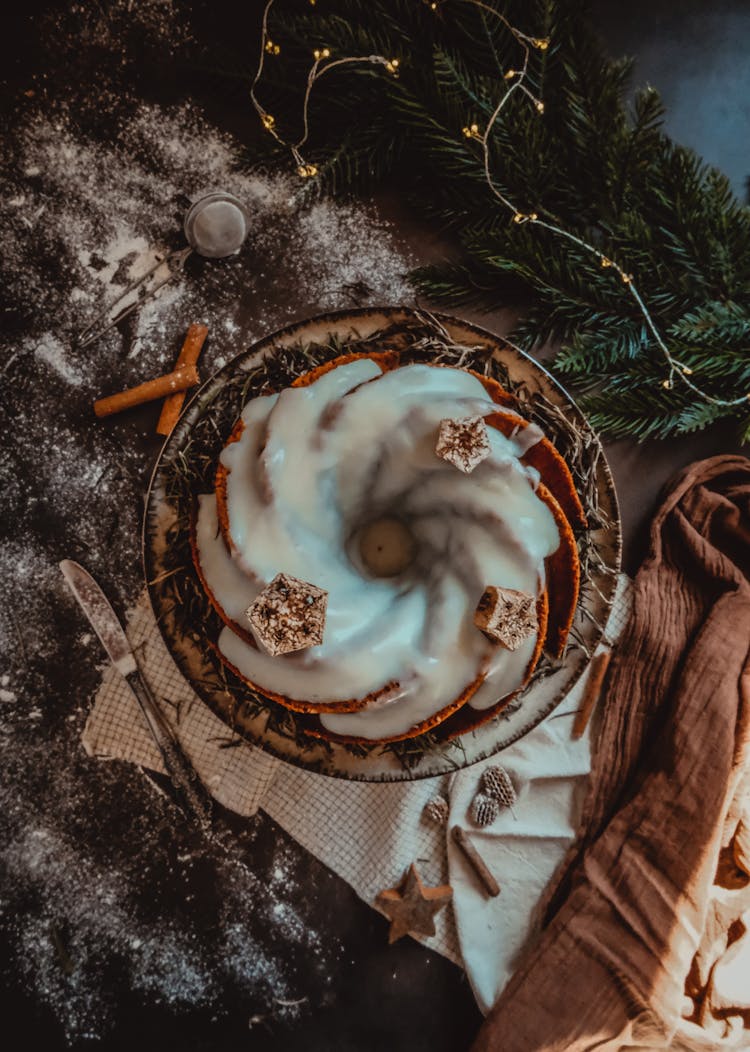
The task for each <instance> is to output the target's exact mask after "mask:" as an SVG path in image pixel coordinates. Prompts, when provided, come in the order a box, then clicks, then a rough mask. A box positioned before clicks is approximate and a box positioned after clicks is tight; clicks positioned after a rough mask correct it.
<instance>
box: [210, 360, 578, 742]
mask: <svg viewBox="0 0 750 1052" xmlns="http://www.w3.org/2000/svg"><path fill="white" fill-rule="evenodd" d="M511 401H512V400H511V399H510V397H509V396H508V395H507V394H506V393H505V392H504V391H503V389H502V388H501V387H500V385H499V384H497V383H496V381H494V380H490V379H487V378H486V377H483V376H480V375H478V374H475V373H472V372H471V371H470V370H465V369H461V368H456V367H452V366H440V365H425V364H408V363H405V364H402V363H401V362H400V360H399V356H398V354H396V353H395V352H394V353H390V352H387V353H380V354H372V355H369V356H367V355H345V356H343V357H341V358H338V359H335V360H334V361H332V362H329V363H327V364H326V365H325V366H321V367H319V368H318V369H316V370H313V371H312V372H310V373H308V374H306V375H304V376H301V377H299V378H298V380H297V381H296V382H295V383H294V384H293V385H292V386H291V387H288V388H286V389H284V390H283V391H280V392H277V393H274V394H270V395H264V396H260V397H255V398H252V399H251V400H250V401H248V402H247V404H246V405H245V407H244V410H243V412H242V415H241V418H240V419H239V420H238V422H237V425H236V426H235V428H234V430H233V432H232V434H231V436H230V438H229V441H228V442H227V444H226V445H225V446H224V449H223V451H222V453H221V457H220V462H219V464H218V465H217V472H216V485H215V489H214V492H212V493H208V494H203V495H202V496H200V497H199V499H198V506H197V511H196V515H195V521H194V526H193V537H192V547H193V558H194V562H195V566H196V569H197V572H198V575H199V578H200V581H201V583H202V586H203V588H204V589H205V591H206V594H207V595H208V597H209V599H210V601H211V603H212V605H213V606H214V608H215V609H216V611H217V612H218V613H219V615H220V617H221V618H222V620H223V622H224V628H223V630H222V631H221V634H220V636H219V638H218V640H217V650H218V653H219V655H220V657H221V660H222V661H223V662H225V663H226V664H227V665H228V666H229V667H230V668H231V669H232V670H233V672H234V673H235V674H236V675H238V676H239V677H241V678H242V679H243V680H244V681H246V682H247V683H249V684H251V685H252V686H253V687H254V689H255V690H256V691H258V692H260V693H261V694H263V695H265V696H266V697H268V698H269V699H272V700H273V701H275V702H277V703H279V704H282V705H285V706H286V707H287V708H289V709H292V710H295V711H297V712H300V713H307V714H312V715H313V716H314V719H311V720H310V721H309V722H310V723H311V727H310V732H311V733H313V734H317V735H320V736H323V737H329V738H335V739H341V740H345V741H358V742H365V741H367V742H373V741H377V742H385V741H395V740H399V739H403V738H407V737H411V736H414V735H416V734H419V733H421V732H423V731H426V730H429V729H433V728H436V727H437V726H438V725H441V724H443V723H445V721H448V720H449V719H450V721H451V723H452V724H453V725H454V726H455V728H457V729H458V730H457V731H455V732H456V733H457V732H460V731H462V730H465V729H467V728H469V727H472V726H475V725H477V724H478V723H480V722H482V721H483V720H485V719H487V718H488V717H489V716H490V715H492V714H494V713H495V712H497V711H498V710H499V709H500V708H501V707H502V706H503V705H505V704H507V702H508V700H509V699H510V698H512V697H513V696H514V695H515V694H516V693H517V692H518V691H519V690H520V689H521V688H522V687H523V685H524V684H525V683H526V682H527V681H528V680H529V678H530V676H531V674H532V671H533V669H534V667H535V665H536V664H537V662H538V660H539V658H540V656H541V653H542V650H543V648H544V647H545V646H546V648H547V650H549V651H550V652H551V653H552V654H553V655H556V656H559V655H560V654H561V653H562V651H563V648H564V646H565V641H566V638H567V635H568V631H569V628H570V625H571V622H572V619H573V615H574V612H575V607H576V602H577V596H578V577H579V567H578V556H577V549H576V544H575V539H574V535H573V529H572V526H581V525H583V524H585V517H584V514H583V509H582V507H581V504H580V501H579V499H578V496H577V495H576V491H575V488H574V486H573V483H572V480H571V476H570V473H569V471H568V468H567V466H566V465H565V462H564V461H563V459H562V458H561V457H560V455H559V454H558V452H557V450H556V449H555V447H554V446H553V445H552V444H551V443H550V442H549V441H548V440H547V439H546V438H545V437H544V435H543V434H542V433H541V431H540V429H539V428H538V427H536V426H535V425H533V424H529V423H528V422H527V421H526V420H524V419H523V418H522V417H520V416H519V415H518V414H517V413H516V412H514V411H512V410H511V409H509V408H508V406H509V405H510V404H511ZM459 710H460V711H459ZM457 716H458V717H459V718H457Z"/></svg>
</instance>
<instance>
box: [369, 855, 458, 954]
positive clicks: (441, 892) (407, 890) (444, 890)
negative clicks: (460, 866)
mask: <svg viewBox="0 0 750 1052" xmlns="http://www.w3.org/2000/svg"><path fill="white" fill-rule="evenodd" d="M452 898H453V888H452V887H451V886H450V884H440V885H439V886H438V887H436V888H426V887H425V886H424V884H423V883H422V881H421V879H420V877H419V873H418V872H417V867H416V866H415V865H414V863H413V862H412V864H411V865H410V866H409V870H408V872H407V874H406V877H405V878H404V880H403V882H402V883H401V885H400V887H398V888H387V889H386V890H385V891H381V892H380V893H379V895H378V897H377V899H376V900H375V902H376V904H377V905H378V906H379V907H380V909H381V910H382V911H383V913H385V915H386V917H387V918H388V920H389V921H390V922H391V930H390V932H389V933H388V942H389V943H392V942H395V941H396V940H397V939H400V938H401V936H402V935H407V934H408V933H409V932H411V933H413V934H414V935H434V934H435V920H434V917H435V914H436V913H438V912H439V910H441V909H442V908H443V907H444V906H447V905H448V903H449V902H450V901H451V899H452Z"/></svg>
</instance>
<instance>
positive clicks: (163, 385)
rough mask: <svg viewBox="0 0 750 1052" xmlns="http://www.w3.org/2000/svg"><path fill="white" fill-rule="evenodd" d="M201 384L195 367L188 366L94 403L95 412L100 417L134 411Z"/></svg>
mask: <svg viewBox="0 0 750 1052" xmlns="http://www.w3.org/2000/svg"><path fill="white" fill-rule="evenodd" d="M198 382H199V378H198V370H197V369H196V367H195V366H194V365H186V366H183V368H181V369H175V371H174V372H172V373H166V374H165V375H164V376H157V378H156V379H155V380H148V381H147V382H146V383H145V384H139V385H138V387H131V388H130V390H129V391H121V392H120V393H119V394H115V395H109V396H108V397H107V398H100V399H99V400H98V401H97V402H94V412H95V413H96V415H97V416H98V417H103V416H111V415H112V414H113V413H121V412H122V411H123V409H132V408H133V407H134V406H137V405H141V404H142V403H143V402H154V401H156V399H157V398H164V396H165V395H169V394H173V393H174V392H175V391H186V390H187V388H188V387H193V386H194V385H195V384H197V383H198Z"/></svg>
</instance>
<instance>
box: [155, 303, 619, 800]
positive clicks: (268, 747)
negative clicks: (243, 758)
mask: <svg viewBox="0 0 750 1052" xmlns="http://www.w3.org/2000/svg"><path fill="white" fill-rule="evenodd" d="M420 317H423V318H428V319H434V320H435V321H437V322H438V323H439V324H441V325H443V326H445V327H446V328H448V329H449V331H450V327H451V326H454V327H458V328H460V329H463V330H464V331H468V332H469V333H471V334H474V335H476V336H477V337H478V338H479V341H480V342H482V343H485V344H486V343H490V344H492V347H490V348H488V353H489V354H494V353H495V352H497V351H502V350H509V351H510V352H511V354H513V355H515V356H517V357H518V358H520V359H522V360H523V361H524V362H525V364H526V365H527V366H528V367H529V368H530V369H531V372H532V374H534V373H537V374H541V376H542V378H543V380H544V382H546V383H547V384H549V385H550V386H551V387H552V388H553V389H554V390H555V391H556V393H557V395H558V396H559V397H560V398H561V399H562V401H563V402H564V403H565V408H566V410H569V409H572V411H573V413H574V415H575V418H576V422H577V423H582V424H583V425H584V426H585V427H586V429H587V430H588V431H589V433H590V434H592V435H593V437H594V438H595V440H596V442H597V444H598V446H599V449H600V453H601V455H600V457H599V462H598V465H597V470H598V472H601V474H602V475H603V483H604V489H605V492H606V494H607V497H608V499H609V501H610V502H611V512H612V521H611V523H610V525H609V527H608V531H607V532H608V535H609V536H608V546H609V547H610V548H611V551H612V564H611V566H610V567H609V569H610V573H611V579H612V587H611V593H610V594H609V595H608V596H607V597H606V599H604V602H605V604H606V606H605V619H604V620H605V624H604V625H602V626H601V632H600V633H599V635H598V637H597V639H596V642H595V643H594V645H593V648H592V656H593V652H594V650H595V649H596V647H597V646H598V645H599V643H600V642H601V638H602V636H603V635H604V631H605V625H606V617H607V616H609V613H610V612H611V609H612V604H613V601H614V596H615V591H616V586H617V577H618V574H619V573H620V571H621V566H622V522H621V516H620V506H619V501H618V497H617V491H616V488H615V484H614V479H613V476H612V470H611V468H610V465H609V462H608V461H607V458H606V454H605V451H604V446H603V443H602V441H601V438H600V437H599V435H598V433H597V432H596V431H595V430H594V429H593V427H592V426H591V424H590V423H589V422H588V420H587V418H586V416H585V414H584V413H583V411H582V409H581V408H580V406H579V405H578V404H577V402H576V401H575V399H574V398H573V397H572V396H571V395H570V393H569V392H568V391H567V389H566V388H565V387H564V386H563V385H562V384H561V383H560V382H559V380H557V378H556V377H555V376H553V375H552V374H551V373H550V372H549V370H548V369H547V368H545V366H544V365H543V364H541V363H539V362H537V361H536V359H535V358H533V357H532V356H531V355H530V354H529V353H528V352H527V351H524V350H523V349H522V348H520V347H518V346H517V345H515V344H514V343H512V342H511V341H509V340H508V339H507V338H506V337H504V336H501V335H498V334H497V333H495V332H493V331H492V330H490V329H486V328H484V327H482V326H480V325H478V324H476V323H475V322H471V321H467V320H465V319H463V318H460V317H456V316H455V315H451V314H446V313H444V312H441V311H433V310H427V309H424V308H422V309H420V308H416V307H409V306H403V305H399V306H383V307H379V306H371V307H357V308H353V309H346V310H340V311H326V312H324V313H321V314H317V315H314V316H312V317H306V318H303V319H299V320H296V321H293V322H290V323H289V324H287V325H284V326H281V327H280V328H277V329H275V330H273V331H272V332H270V333H268V334H266V335H265V336H263V337H261V338H260V339H259V340H255V341H253V342H252V343H251V344H250V345H249V346H248V347H246V348H244V349H243V350H241V351H239V352H238V353H237V354H236V355H234V356H233V357H232V358H230V359H229V361H227V362H225V363H224V365H222V366H221V368H219V369H218V370H216V372H214V373H213V374H212V375H211V376H210V377H208V378H207V379H206V380H205V381H204V382H203V383H201V385H200V386H199V387H198V389H197V390H196V391H195V392H194V393H193V394H192V396H191V397H190V399H189V400H188V401H187V403H186V405H185V406H184V408H183V411H182V413H181V414H180V418H179V420H178V422H177V424H176V425H175V427H174V428H173V429H172V431H171V432H170V434H169V435H167V436H166V437H165V440H164V442H163V444H162V446H161V448H160V450H159V452H158V454H157V457H156V460H155V462H154V465H153V469H152V471H151V474H150V477H149V481H148V487H147V490H146V494H145V501H144V510H143V517H142V528H141V563H142V569H143V573H144V579H145V584H146V591H147V595H148V598H149V604H150V607H151V611H152V613H153V615H154V618H155V620H156V623H157V625H158V628H159V633H160V636H161V638H162V640H163V642H164V645H165V648H166V650H167V652H168V653H169V655H170V657H171V659H172V660H173V661H174V663H175V665H176V667H177V669H178V671H179V672H180V674H181V675H182V676H183V677H184V678H185V680H186V682H187V683H188V686H189V687H190V689H191V690H192V691H193V693H194V694H195V695H196V696H197V697H198V699H199V700H200V702H201V703H202V704H205V705H206V706H207V707H208V709H209V711H210V712H211V713H212V714H213V715H215V716H216V717H217V718H218V719H219V720H220V721H221V722H222V723H223V724H224V725H225V726H226V727H227V729H228V730H231V731H233V733H236V734H237V735H238V736H239V737H240V739H241V740H242V741H243V742H244V743H245V744H247V745H254V746H255V747H256V748H260V749H262V750H263V751H265V752H267V753H269V754H270V755H272V756H274V757H275V758H277V759H279V760H281V761H283V762H285V763H290V764H292V765H293V766H297V767H299V768H300V769H302V770H305V771H307V772H308V773H316V774H320V775H322V776H326V777H333V778H340V779H342V780H347V781H358V782H373V783H375V782H382V783H397V782H410V781H418V780H421V779H423V778H431V777H438V776H441V775H445V774H448V773H450V772H452V771H456V770H460V769H464V768H466V767H470V766H472V765H474V764H475V763H480V762H483V761H484V760H486V759H488V758H489V757H491V756H495V755H498V754H499V753H500V752H502V751H503V750H504V749H507V748H509V747H510V746H511V745H513V744H514V743H515V742H517V741H519V740H520V739H522V738H524V737H525V736H526V735H527V734H529V733H531V731H533V730H534V728H535V727H538V726H540V725H541V724H542V723H543V722H544V721H545V720H546V719H547V718H548V717H549V716H550V714H551V713H552V712H554V710H555V709H556V708H557V706H558V705H559V704H560V703H561V702H562V700H563V699H564V698H565V697H567V695H568V694H569V693H570V691H571V690H572V689H573V688H574V687H575V686H576V684H577V683H578V682H579V681H580V679H581V677H582V676H583V675H584V673H585V672H586V670H587V668H588V666H589V664H590V660H591V657H589V658H588V660H584V661H582V662H581V663H580V668H579V669H578V671H577V672H576V673H575V674H574V675H573V676H572V678H571V679H569V680H568V681H567V682H566V683H565V685H564V686H563V687H561V688H560V689H559V690H557V691H556V692H555V693H554V695H553V696H552V697H551V699H550V700H549V703H548V704H547V706H546V707H545V708H544V710H543V711H541V712H537V713H535V714H534V716H533V717H532V719H531V720H530V721H529V722H527V723H525V724H524V725H523V726H521V727H519V728H518V729H517V730H516V731H515V732H513V733H512V734H511V735H509V736H507V737H506V738H503V740H502V742H501V743H500V744H498V743H491V742H490V743H489V745H488V748H487V749H481V748H480V751H479V753H477V754H476V755H473V756H472V758H471V759H470V760H468V761H465V762H457V763H453V762H451V761H450V760H448V759H447V757H446V755H445V753H440V754H438V757H437V758H438V760H440V759H441V758H442V761H443V762H442V764H441V765H440V769H439V770H435V769H426V770H421V769H420V768H421V767H422V764H420V765H418V766H417V767H407V766H406V765H401V766H399V767H394V769H393V770H392V771H383V770H377V771H372V772H359V771H344V770H342V769H338V770H321V769H320V768H319V766H317V765H315V764H311V763H309V762H305V759H304V754H303V752H302V750H300V751H299V754H298V755H289V754H287V753H282V751H281V750H280V749H277V748H274V746H273V744H272V743H269V742H268V741H264V740H259V739H255V738H252V736H251V735H250V733H249V732H248V731H246V730H245V731H242V730H239V729H237V728H236V727H235V728H233V727H232V726H231V724H230V723H229V721H228V719H227V718H226V716H225V715H224V714H222V713H221V711H220V710H219V708H218V706H217V705H215V704H212V703H211V701H210V700H209V699H208V697H206V694H204V692H203V691H202V690H201V689H200V687H199V686H198V685H196V684H195V683H194V682H193V680H192V677H191V676H190V675H188V673H187V670H186V669H185V668H184V667H183V661H182V660H180V655H179V653H175V650H174V649H173V648H172V646H171V644H170V640H169V638H168V635H167V633H166V632H165V630H164V628H163V621H162V618H161V617H160V616H159V613H158V611H157V609H156V605H155V595H154V583H153V576H154V575H153V571H154V569H155V567H154V566H153V565H152V562H151V563H150V562H149V558H150V559H151V560H152V561H153V559H154V558H155V554H154V552H153V550H152V546H150V545H149V543H148V540H149V531H150V529H151V525H152V522H153V520H154V518H155V516H154V513H153V512H154V509H153V502H154V499H155V485H156V483H157V480H158V476H159V473H160V470H161V469H162V466H163V462H164V460H165V454H166V453H167V452H168V449H169V447H170V446H171V445H172V444H173V443H174V442H178V443H179V442H180V441H181V438H182V437H184V435H185V433H189V431H190V428H191V427H192V422H191V420H190V417H191V411H192V410H194V409H195V408H196V406H198V405H199V403H201V401H202V399H203V398H204V396H205V394H206V392H207V391H208V390H209V388H213V387H215V385H216V382H217V380H219V378H220V377H221V376H222V375H223V374H224V373H227V374H231V373H233V372H236V371H237V368H238V366H239V365H240V363H241V362H242V361H246V360H250V359H254V358H257V359H262V358H265V357H266V356H267V355H268V354H269V353H271V354H272V353H273V347H274V344H276V343H277V342H279V341H281V340H284V341H285V342H286V343H287V344H289V345H293V343H294V337H295V335H297V334H300V333H302V332H304V331H305V330H307V329H310V328H311V327H313V326H316V327H320V326H324V325H325V324H326V323H330V324H332V325H333V324H341V323H344V322H352V323H355V322H356V320H357V319H367V318H373V319H374V318H382V319H383V321H384V322H385V323H398V321H409V320H419V318H420ZM601 481H602V479H601V477H600V484H601ZM500 718H502V714H499V716H498V717H496V719H495V720H492V721H489V722H488V723H487V724H485V725H483V726H481V727H478V728H475V729H473V730H470V731H467V732H465V733H464V735H458V736H457V738H456V741H458V742H460V741H461V739H462V738H464V737H469V736H471V737H474V738H476V734H477V731H479V732H480V733H481V732H482V731H483V730H484V728H485V727H486V728H488V729H490V728H492V727H494V726H496V724H497V721H498V719H500ZM373 744H377V743H373ZM396 762H397V761H396ZM381 766H382V764H381ZM424 766H425V767H428V766H429V757H427V758H426V759H425V762H424Z"/></svg>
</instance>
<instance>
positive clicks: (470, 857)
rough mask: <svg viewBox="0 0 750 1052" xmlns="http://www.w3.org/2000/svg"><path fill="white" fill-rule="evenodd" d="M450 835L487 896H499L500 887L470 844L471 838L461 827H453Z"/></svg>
mask: <svg viewBox="0 0 750 1052" xmlns="http://www.w3.org/2000/svg"><path fill="white" fill-rule="evenodd" d="M451 835H452V837H453V839H454V840H455V841H456V843H457V844H458V846H459V847H460V848H461V850H462V851H463V853H464V857H465V858H466V860H467V862H468V863H469V864H470V865H471V868H472V869H473V870H474V872H475V873H476V875H477V877H478V878H479V880H480V881H481V882H482V885H483V887H484V889H485V891H486V892H487V894H488V895H490V896H492V898H494V897H495V896H496V895H499V894H500V885H499V884H498V882H497V881H496V880H495V878H494V877H493V876H492V874H491V873H490V870H489V868H488V866H487V863H486V862H485V861H484V859H483V858H482V856H481V855H480V854H479V852H478V851H477V849H476V848H475V847H474V845H473V843H472V842H471V838H470V837H469V834H468V833H466V832H465V831H464V830H463V829H462V828H461V826H454V827H453V829H452V830H451Z"/></svg>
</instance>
